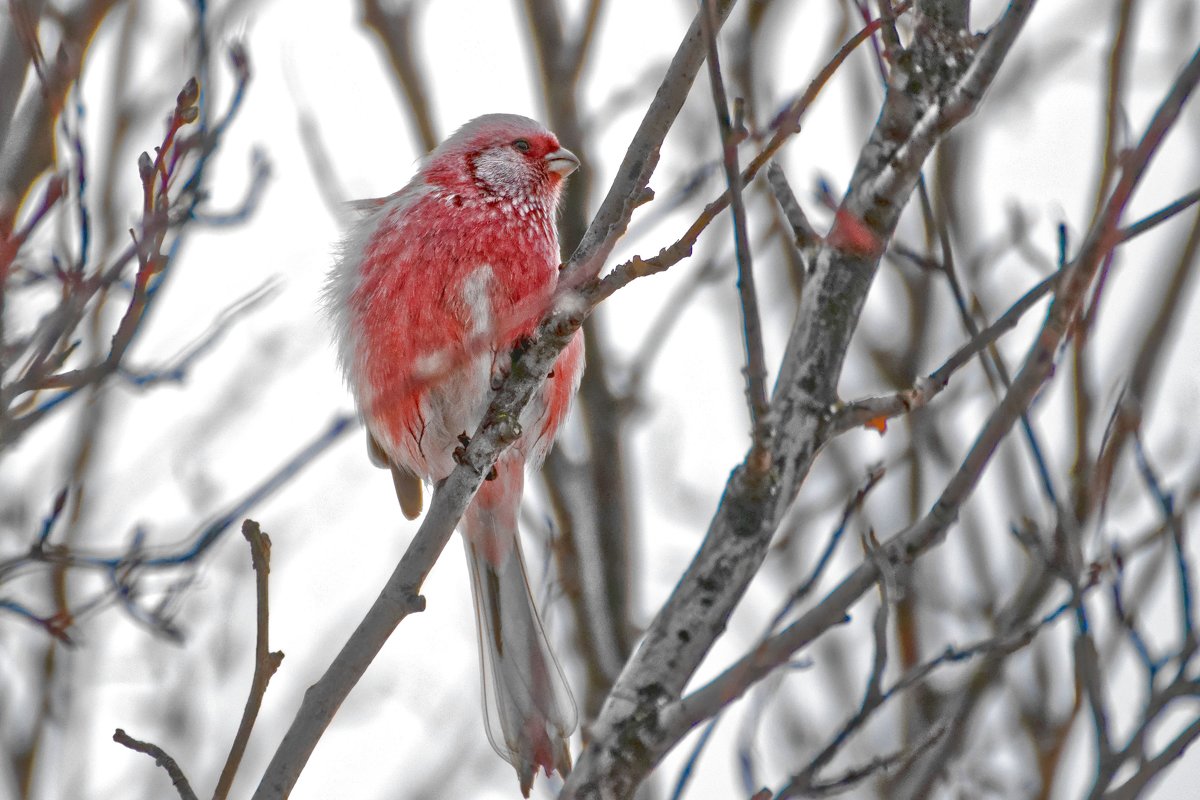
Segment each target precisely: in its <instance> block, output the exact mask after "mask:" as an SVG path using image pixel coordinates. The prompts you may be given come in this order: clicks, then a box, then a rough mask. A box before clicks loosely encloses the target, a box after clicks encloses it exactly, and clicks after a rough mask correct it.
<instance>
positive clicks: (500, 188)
mask: <svg viewBox="0 0 1200 800" xmlns="http://www.w3.org/2000/svg"><path fill="white" fill-rule="evenodd" d="M475 177H476V178H478V179H479V180H480V181H482V182H483V183H484V184H485V185H486V186H487V187H488V188H489V189H491V190H492V191H494V192H495V193H496V194H499V195H503V196H505V197H516V196H518V195H522V194H525V193H526V192H527V184H528V182H529V176H528V174H527V172H526V170H525V168H524V165H523V164H521V163H520V162H519V161H517V160H516V159H514V158H513V155H512V153H511V152H510V151H509V150H507V149H504V148H493V149H491V150H485V151H484V152H482V153H480V154H479V156H478V157H477V158H476V159H475Z"/></svg>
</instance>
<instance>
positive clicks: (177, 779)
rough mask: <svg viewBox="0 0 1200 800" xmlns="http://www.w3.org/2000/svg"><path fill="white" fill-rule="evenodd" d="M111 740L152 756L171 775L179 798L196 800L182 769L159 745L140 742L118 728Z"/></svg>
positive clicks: (172, 783) (155, 762) (156, 763)
mask: <svg viewBox="0 0 1200 800" xmlns="http://www.w3.org/2000/svg"><path fill="white" fill-rule="evenodd" d="M113 741H114V742H116V743H117V744H123V745H125V746H126V747H128V748H129V749H130V750H135V751H137V752H139V753H145V754H146V755H148V756H150V757H151V758H153V759H154V764H155V766H159V767H162V768H163V769H165V770H166V771H167V775H169V776H170V777H171V785H172V786H174V787H175V791H177V792H179V797H180V798H181V800H198V798H197V797H196V793H195V792H193V791H192V787H191V784H189V783H188V779H187V776H186V775H184V774H183V770H181V769H180V768H179V765H178V764H176V763H175V759H173V758H171V757H170V756H169V755H167V753H166V751H165V750H163V749H162V748H161V747H159V746H158V745H156V744H151V743H150V742H140V741H138V740H137V739H134V738H133V737H131V736H130V735H129V734H127V733H125V731H123V730H121V729H120V728H117V730H116V731H115V732H114V733H113Z"/></svg>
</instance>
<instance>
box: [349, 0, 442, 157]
mask: <svg viewBox="0 0 1200 800" xmlns="http://www.w3.org/2000/svg"><path fill="white" fill-rule="evenodd" d="M420 4H421V3H420V0H404V2H402V3H386V2H381V0H362V22H363V25H364V26H365V27H366V28H367V29H369V30H370V31H372V32H373V33H374V34H375V36H376V37H377V38H378V39H379V43H380V44H381V45H382V46H383V49H384V52H386V53H387V56H388V60H389V61H390V62H391V64H392V77H393V78H395V80H396V84H397V88H398V89H399V90H400V93H401V95H402V96H403V98H404V100H405V101H406V102H405V103H404V105H403V108H404V110H405V111H406V112H407V114H406V116H407V117H408V120H409V123H410V124H411V125H412V126H413V129H414V132H415V133H416V135H417V142H418V144H419V145H420V147H421V152H423V153H427V152H429V151H430V150H432V149H433V148H435V147H437V145H438V142H439V141H441V137H439V136H438V135H437V131H436V130H434V126H433V113H432V110H431V108H430V102H429V91H428V89H426V85H425V84H426V81H425V75H424V74H423V72H422V70H421V67H420V66H419V65H418V63H417V61H416V60H415V59H413V52H414V51H415V50H416V37H415V36H414V35H413V28H414V27H415V25H416V19H415V18H416V15H417V12H418V10H419V9H420Z"/></svg>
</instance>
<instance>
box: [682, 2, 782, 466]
mask: <svg viewBox="0 0 1200 800" xmlns="http://www.w3.org/2000/svg"><path fill="white" fill-rule="evenodd" d="M700 17H701V22H702V27H703V30H704V38H705V39H706V40H707V45H708V80H709V84H710V85H711V86H712V95H713V105H715V106H716V111H717V130H718V133H719V134H720V140H721V154H722V163H723V165H724V167H725V180H726V182H727V183H728V184H729V205H730V212H731V214H732V216H733V247H734V251H735V253H736V255H737V266H738V281H737V288H738V300H739V301H740V303H741V311H742V343H743V345H744V347H745V348H746V367H745V375H746V404H747V405H748V406H749V407H750V425H751V428H752V430H753V439H752V446H753V449H754V455H753V456H752V457H751V459H750V463H751V465H752V467H753V468H754V469H758V470H759V471H763V472H765V471H766V470H767V469H769V468H770V459H769V457H768V453H767V450H768V448H769V447H770V446H771V436H772V429H771V422H770V420H769V418H768V416H769V414H770V409H769V407H768V406H767V360H766V355H765V354H764V353H763V340H762V320H761V319H760V317H759V313H758V295H757V293H756V292H755V289H754V267H753V262H752V261H751V259H750V239H749V232H748V231H747V229H746V204H745V201H744V200H743V198H742V176H741V172H740V171H739V170H738V153H737V147H738V141H739V139H740V137H739V136H738V135H737V133H738V132H736V131H735V130H734V129H733V124H732V122H731V121H730V118H729V101H728V100H727V99H726V96H725V81H724V80H723V79H722V77H721V62H720V58H719V55H718V53H717V33H716V25H717V11H716V8H715V6H714V4H713V0H705V3H704V6H703V7H702V8H701V9H700ZM739 124H740V120H739Z"/></svg>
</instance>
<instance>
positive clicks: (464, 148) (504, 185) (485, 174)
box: [423, 114, 579, 205]
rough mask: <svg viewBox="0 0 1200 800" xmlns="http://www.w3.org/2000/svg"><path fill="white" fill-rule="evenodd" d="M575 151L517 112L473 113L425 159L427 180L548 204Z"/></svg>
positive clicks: (572, 167) (571, 169)
mask: <svg viewBox="0 0 1200 800" xmlns="http://www.w3.org/2000/svg"><path fill="white" fill-rule="evenodd" d="M578 167H579V159H578V158H576V156H575V154H574V153H572V152H571V151H570V150H567V149H566V148H565V147H562V146H561V145H560V144H559V143H558V137H556V136H555V135H554V134H553V133H551V132H550V131H548V130H546V128H545V127H543V126H542V125H541V124H539V123H537V122H535V121H534V120H531V119H529V118H527V117H521V116H517V115H516V114H487V115H485V116H482V117H477V118H475V119H473V120H471V121H470V122H468V123H467V124H466V125H463V126H462V127H461V128H459V129H458V130H457V131H455V132H454V134H453V135H452V136H450V138H448V139H446V141H444V142H442V143H441V144H440V145H438V147H437V149H435V150H434V151H433V152H432V153H430V154H429V157H428V159H427V160H426V162H425V167H424V170H423V172H424V176H425V180H426V181H427V182H429V183H433V184H437V185H440V186H444V187H446V188H450V189H453V190H455V191H472V190H473V191H476V192H478V193H480V194H483V195H493V196H498V197H504V198H509V199H512V200H518V201H520V200H526V199H537V200H539V201H541V202H544V203H545V202H547V201H548V204H550V205H552V204H553V202H554V201H555V200H557V198H558V193H559V190H560V189H561V187H562V182H563V179H564V178H565V177H567V176H568V175H570V174H571V173H572V172H574V171H575V170H576V168H578Z"/></svg>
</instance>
